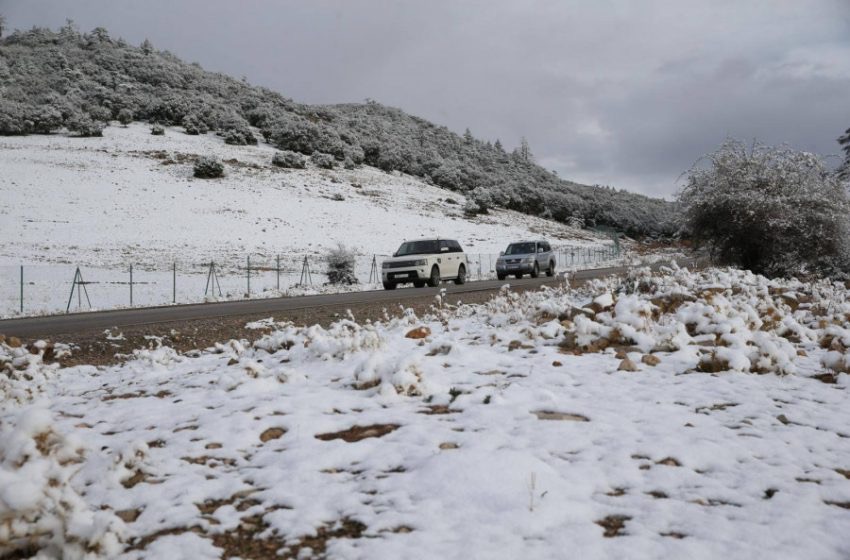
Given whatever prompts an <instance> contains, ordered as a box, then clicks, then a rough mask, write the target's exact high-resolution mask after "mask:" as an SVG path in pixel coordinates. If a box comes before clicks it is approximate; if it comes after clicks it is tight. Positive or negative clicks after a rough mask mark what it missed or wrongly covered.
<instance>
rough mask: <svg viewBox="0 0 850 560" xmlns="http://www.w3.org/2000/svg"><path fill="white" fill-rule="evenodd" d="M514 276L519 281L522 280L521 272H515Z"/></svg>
mask: <svg viewBox="0 0 850 560" xmlns="http://www.w3.org/2000/svg"><path fill="white" fill-rule="evenodd" d="M514 276H516V277H517V279H520V278H522V272H517V273H516V274H514Z"/></svg>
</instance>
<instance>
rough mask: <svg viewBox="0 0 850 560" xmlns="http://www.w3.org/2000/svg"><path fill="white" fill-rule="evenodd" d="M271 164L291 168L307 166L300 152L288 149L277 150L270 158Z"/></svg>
mask: <svg viewBox="0 0 850 560" xmlns="http://www.w3.org/2000/svg"><path fill="white" fill-rule="evenodd" d="M272 165H276V166H278V167H288V168H291V169H304V168H305V167H307V160H306V159H305V158H304V156H302V155H301V154H297V153H295V152H290V151H281V152H277V153H276V154H275V155H274V157H273V158H272Z"/></svg>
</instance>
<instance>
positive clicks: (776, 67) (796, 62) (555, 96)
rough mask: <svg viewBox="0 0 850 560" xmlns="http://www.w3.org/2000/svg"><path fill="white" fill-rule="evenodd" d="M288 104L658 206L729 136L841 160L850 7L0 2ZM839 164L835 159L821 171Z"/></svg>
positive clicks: (29, 20)
mask: <svg viewBox="0 0 850 560" xmlns="http://www.w3.org/2000/svg"><path fill="white" fill-rule="evenodd" d="M0 13H2V14H4V15H5V16H6V18H7V20H8V25H9V27H11V28H29V27H31V26H33V25H40V26H48V27H53V28H56V27H58V26H60V25H62V24H63V23H64V22H65V20H66V19H67V18H70V19H73V20H74V21H75V22H76V23H77V25H78V26H79V27H80V28H81V29H82V30H83V31H88V30H91V29H92V28H94V27H97V26H103V27H106V28H107V29H109V30H110V32H111V34H112V35H113V37H115V36H120V37H123V38H125V39H126V40H128V41H129V42H131V43H134V44H138V43H140V42H141V41H142V40H143V39H145V38H149V39H150V40H151V41H152V42H153V43H154V46H156V47H157V48H160V49H167V50H170V51H172V52H173V53H175V54H176V55H178V56H180V57H181V58H183V59H185V60H187V61H189V62H199V63H200V64H201V65H202V66H203V67H204V68H206V69H209V70H215V71H221V72H225V73H227V74H231V75H234V76H236V77H242V76H245V77H247V78H248V80H249V81H250V82H251V83H253V84H258V85H263V86H267V87H269V88H272V89H274V90H277V91H280V92H281V93H283V94H284V95H286V96H288V97H291V98H293V99H295V100H296V101H301V102H308V103H338V102H350V101H363V100H364V99H366V98H372V99H375V100H377V101H380V102H382V103H385V104H388V105H393V106H396V107H400V108H402V109H404V110H405V111H407V112H409V113H412V114H415V115H419V116H422V117H425V118H427V119H429V120H432V121H434V122H436V123H438V124H443V125H446V126H448V127H449V128H451V129H453V130H455V131H458V132H462V131H463V130H464V129H465V128H466V127H469V128H470V129H471V130H472V132H473V134H474V135H475V136H477V137H479V138H484V139H490V140H495V139H496V138H499V139H501V140H502V142H503V144H505V146H506V147H509V148H512V147H514V146H516V145H517V144H518V143H519V139H520V137H522V136H525V137H527V138H528V140H529V143H530V145H531V149H532V152H533V154H534V155H535V157H536V159H537V161H538V162H539V163H541V164H542V165H544V166H545V167H547V168H550V169H554V170H556V171H557V172H558V173H559V174H560V175H561V176H562V177H564V178H569V179H573V180H576V181H580V182H584V183H590V184H593V183H601V184H609V185H614V186H616V187H620V188H626V189H629V190H636V191H640V192H644V193H648V194H655V195H660V196H670V195H671V194H672V193H674V192H675V190H676V185H677V183H676V181H677V178H678V177H679V175H680V174H681V173H682V172H683V171H685V170H687V169H688V168H689V167H690V166H691V165H692V163H693V162H694V161H695V160H696V159H697V158H698V157H699V156H700V155H701V154H703V153H706V152H708V151H711V150H712V149H714V148H715V147H716V146H717V145H718V144H719V143H720V142H722V141H723V139H724V138H725V137H727V136H734V137H737V138H741V139H745V140H752V139H758V140H760V141H763V142H765V143H770V144H778V143H783V142H786V143H789V144H791V145H792V146H794V147H795V148H798V149H803V150H808V151H813V152H817V153H820V154H823V155H829V154H837V153H838V151H839V147H838V144H837V143H836V141H835V139H836V138H837V137H838V136H839V135H840V134H841V133H842V132H843V131H844V130H845V129H846V128H848V127H850V0H787V1H785V0H761V1H760V0H745V1H744V0H693V1H691V0H642V1H640V2H637V1H629V0H620V1H614V0H596V1H589V0H573V1H567V0H559V1H557V0H551V1H532V0H480V1H460V0H418V1H415V2H414V1H401V0H400V1H390V0H385V1H380V0H356V1H354V0H303V1H281V0H274V1H272V0H267V1H261V0H241V1H238V2H237V1H233V0H229V1H228V0H186V1H184V0H168V1H163V0H146V1H144V2H141V1H135V0H75V1H74V2H69V1H67V0H0ZM834 161H835V160H834Z"/></svg>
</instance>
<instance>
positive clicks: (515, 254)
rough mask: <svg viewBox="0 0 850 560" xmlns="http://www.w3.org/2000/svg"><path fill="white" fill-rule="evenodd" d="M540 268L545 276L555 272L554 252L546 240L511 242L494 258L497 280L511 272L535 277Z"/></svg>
mask: <svg viewBox="0 0 850 560" xmlns="http://www.w3.org/2000/svg"><path fill="white" fill-rule="evenodd" d="M541 270H542V271H544V272H545V273H546V276H554V274H555V253H553V252H552V247H551V246H550V245H549V242H548V241H517V242H514V243H511V244H510V245H508V248H507V249H505V250H504V251H503V252H502V254H501V255H500V256H499V258H498V259H496V276H497V277H498V278H499V280H504V279H505V278H506V277H507V276H508V275H511V274H513V275H514V276H516V277H517V278H522V275H523V274H530V275H531V277H532V278H537V277H538V276H539V275H540V271H541Z"/></svg>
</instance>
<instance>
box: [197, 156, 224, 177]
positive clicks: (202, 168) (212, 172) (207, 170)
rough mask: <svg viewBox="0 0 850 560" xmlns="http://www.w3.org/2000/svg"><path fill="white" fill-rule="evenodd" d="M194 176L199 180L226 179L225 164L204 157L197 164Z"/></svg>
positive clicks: (215, 159) (212, 158)
mask: <svg viewBox="0 0 850 560" xmlns="http://www.w3.org/2000/svg"><path fill="white" fill-rule="evenodd" d="M194 176H195V177H198V178H199V179H217V178H218V177H224V164H223V163H221V161H219V160H218V159H217V158H214V157H208V156H204V157H201V158H198V161H196V162H195V168H194Z"/></svg>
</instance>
